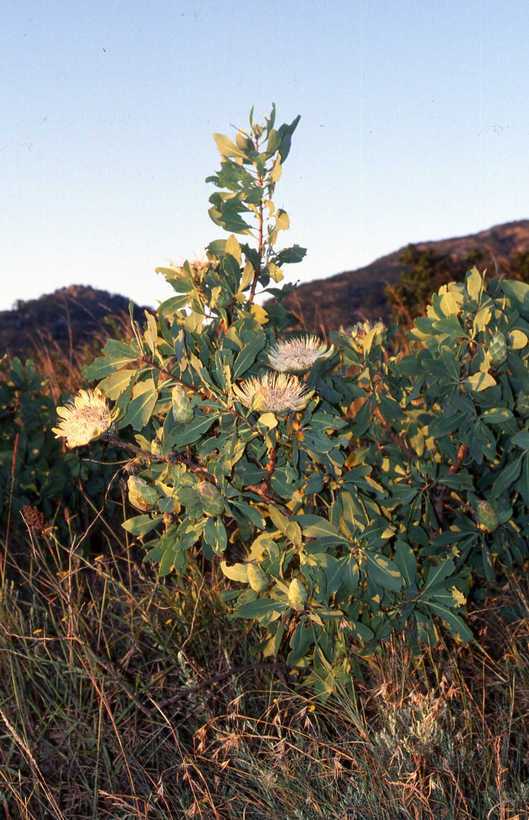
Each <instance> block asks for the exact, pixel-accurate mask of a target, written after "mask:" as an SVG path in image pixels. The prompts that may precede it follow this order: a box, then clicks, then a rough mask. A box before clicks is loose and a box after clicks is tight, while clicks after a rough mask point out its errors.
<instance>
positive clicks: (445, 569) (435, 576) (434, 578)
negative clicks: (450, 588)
mask: <svg viewBox="0 0 529 820" xmlns="http://www.w3.org/2000/svg"><path fill="white" fill-rule="evenodd" d="M454 569H455V564H454V562H453V561H452V559H451V558H449V559H447V560H445V561H442V562H441V563H440V564H436V565H435V566H433V567H430V569H429V570H428V575H427V576H426V583H425V584H424V586H423V588H422V590H421V598H426V597H427V594H426V593H427V592H429V591H430V590H431V589H434V588H435V587H437V586H439V584H441V583H442V582H443V581H444V580H445V579H446V578H448V577H449V576H450V575H452V573H453V572H454Z"/></svg>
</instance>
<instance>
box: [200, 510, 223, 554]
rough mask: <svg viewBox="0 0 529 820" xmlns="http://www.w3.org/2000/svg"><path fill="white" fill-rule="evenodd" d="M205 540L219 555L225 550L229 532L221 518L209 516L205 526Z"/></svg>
mask: <svg viewBox="0 0 529 820" xmlns="http://www.w3.org/2000/svg"><path fill="white" fill-rule="evenodd" d="M204 540H205V542H206V544H208V545H209V546H210V547H211V549H212V550H213V551H214V552H216V553H217V555H222V553H223V552H225V550H226V547H227V546H228V534H227V532H226V527H225V526H224V524H223V522H222V519H221V518H208V520H207V521H206V526H205V527H204Z"/></svg>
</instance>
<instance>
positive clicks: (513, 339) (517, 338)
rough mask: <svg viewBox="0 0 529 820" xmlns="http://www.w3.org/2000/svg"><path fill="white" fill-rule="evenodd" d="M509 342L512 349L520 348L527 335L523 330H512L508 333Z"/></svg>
mask: <svg viewBox="0 0 529 820" xmlns="http://www.w3.org/2000/svg"><path fill="white" fill-rule="evenodd" d="M509 342H510V344H511V347H512V349H513V350H521V349H522V347H525V345H526V344H527V336H526V335H525V333H524V332H523V330H513V331H511V333H509Z"/></svg>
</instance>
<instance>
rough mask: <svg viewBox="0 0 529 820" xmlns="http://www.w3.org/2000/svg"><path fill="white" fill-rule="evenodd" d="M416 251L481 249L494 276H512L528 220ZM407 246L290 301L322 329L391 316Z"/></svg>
mask: <svg viewBox="0 0 529 820" xmlns="http://www.w3.org/2000/svg"><path fill="white" fill-rule="evenodd" d="M415 248H417V249H418V250H420V251H423V250H424V251H428V250H431V251H433V252H434V253H435V254H437V255H441V256H442V255H446V257H447V258H450V259H451V260H454V261H455V260H458V259H461V260H463V259H466V258H467V257H469V256H470V255H471V254H472V253H474V252H476V251H480V252H481V254H480V262H479V267H480V268H482V267H485V268H487V270H488V271H489V273H490V274H491V275H494V274H501V273H505V274H507V275H509V274H510V273H511V272H512V263H513V260H515V259H516V258H517V257H518V256H519V255H521V254H525V253H529V220H528V219H524V220H519V221H517V222H507V223H505V224H503V225H496V226H494V227H493V228H489V229H488V230H485V231H480V232H479V233H475V234H470V235H469V236H461V237H456V238H453V239H442V240H439V241H433V242H419V243H416V244H415ZM404 251H405V248H400V249H399V250H397V251H394V252H393V253H390V254H388V255H387V256H382V257H380V259H376V260H375V261H374V262H371V264H369V265H366V266H365V267H363V268H358V269H357V270H350V271H344V272H343V273H338V274H336V275H335V276H330V277H329V278H327V279H316V280H314V281H312V282H307V283H306V284H302V285H299V286H298V287H297V288H296V289H295V290H294V291H293V292H292V293H291V294H290V295H289V296H288V297H287V299H286V300H285V306H286V307H288V308H289V309H290V310H292V312H293V313H294V314H295V316H296V317H297V318H298V319H299V321H300V324H303V325H304V326H305V327H307V328H310V329H314V330H319V329H321V328H323V327H325V328H326V329H335V328H338V327H340V325H344V326H347V325H350V324H352V323H353V322H355V321H358V320H359V319H364V318H373V317H380V316H384V315H386V313H387V300H386V295H385V287H386V285H388V284H389V285H391V284H396V283H397V282H398V281H399V279H400V277H401V275H402V273H403V272H404V271H405V265H404V264H403V262H402V261H401V256H402V253H403V252H404Z"/></svg>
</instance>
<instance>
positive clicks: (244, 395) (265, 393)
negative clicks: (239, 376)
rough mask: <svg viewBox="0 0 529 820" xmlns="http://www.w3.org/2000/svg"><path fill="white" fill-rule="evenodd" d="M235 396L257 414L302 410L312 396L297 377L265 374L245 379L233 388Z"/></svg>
mask: <svg viewBox="0 0 529 820" xmlns="http://www.w3.org/2000/svg"><path fill="white" fill-rule="evenodd" d="M233 390H234V392H235V395H236V396H237V398H238V399H239V401H240V402H241V404H244V406H245V407H247V408H248V409H249V410H255V411H256V412H258V413H278V414H281V413H288V412H294V411H296V410H303V409H304V407H306V405H307V402H308V400H309V399H310V397H311V396H312V394H313V392H314V391H313V390H308V389H307V387H306V386H305V385H303V384H302V383H301V382H300V380H299V379H298V378H297V376H287V375H285V374H284V373H265V374H264V376H253V377H252V378H250V379H245V381H243V382H241V383H240V384H238V385H234V388H233Z"/></svg>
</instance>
